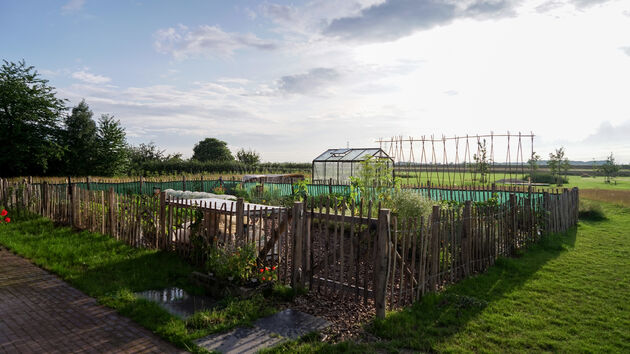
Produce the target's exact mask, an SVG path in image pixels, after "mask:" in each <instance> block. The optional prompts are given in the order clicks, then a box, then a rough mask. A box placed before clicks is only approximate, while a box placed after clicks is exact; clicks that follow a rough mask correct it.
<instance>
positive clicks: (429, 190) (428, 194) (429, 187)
mask: <svg viewBox="0 0 630 354" xmlns="http://www.w3.org/2000/svg"><path fill="white" fill-rule="evenodd" d="M427 197H428V198H429V200H431V180H427Z"/></svg>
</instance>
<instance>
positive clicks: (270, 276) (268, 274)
mask: <svg viewBox="0 0 630 354" xmlns="http://www.w3.org/2000/svg"><path fill="white" fill-rule="evenodd" d="M256 274H257V277H256V278H257V279H258V281H260V282H261V283H264V282H270V281H275V280H278V271H277V267H276V266H273V267H262V268H260V269H258V272H257V273H256Z"/></svg>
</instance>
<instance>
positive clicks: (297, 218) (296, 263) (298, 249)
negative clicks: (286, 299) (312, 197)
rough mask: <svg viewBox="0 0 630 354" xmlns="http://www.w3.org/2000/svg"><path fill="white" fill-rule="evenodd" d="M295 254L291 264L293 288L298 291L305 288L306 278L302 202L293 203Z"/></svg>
mask: <svg viewBox="0 0 630 354" xmlns="http://www.w3.org/2000/svg"><path fill="white" fill-rule="evenodd" d="M292 216H293V223H292V224H293V242H292V243H293V254H292V258H291V264H292V266H293V270H292V272H291V287H292V288H294V289H297V288H299V287H304V277H303V276H302V275H303V274H302V270H303V269H304V267H303V258H302V256H303V254H302V249H303V245H304V206H303V205H302V202H294V203H293V210H292Z"/></svg>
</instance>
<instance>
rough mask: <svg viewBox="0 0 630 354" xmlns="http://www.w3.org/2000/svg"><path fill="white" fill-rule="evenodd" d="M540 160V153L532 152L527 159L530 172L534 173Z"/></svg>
mask: <svg viewBox="0 0 630 354" xmlns="http://www.w3.org/2000/svg"><path fill="white" fill-rule="evenodd" d="M539 162H540V155H538V154H537V153H535V152H533V153H532V157H531V158H530V159H529V160H527V164H528V165H529V168H530V170H531V173H532V174H533V173H536V171H538V163H539Z"/></svg>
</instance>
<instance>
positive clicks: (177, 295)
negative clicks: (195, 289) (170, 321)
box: [136, 288, 217, 319]
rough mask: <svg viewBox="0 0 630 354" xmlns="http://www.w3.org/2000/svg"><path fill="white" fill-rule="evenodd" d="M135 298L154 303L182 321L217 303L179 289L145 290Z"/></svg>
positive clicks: (211, 299)
mask: <svg viewBox="0 0 630 354" xmlns="http://www.w3.org/2000/svg"><path fill="white" fill-rule="evenodd" d="M136 296H138V297H141V298H143V299H146V300H149V301H153V302H156V303H157V304H158V305H160V306H161V307H162V308H164V309H165V310H166V311H168V312H169V313H171V314H173V315H175V316H179V317H181V318H184V319H185V318H187V317H189V316H190V315H192V314H194V313H195V312H197V311H202V310H208V309H211V308H213V307H215V306H216V303H217V301H216V300H214V299H213V298H210V297H207V296H200V295H190V294H188V293H187V292H186V291H184V289H180V288H168V289H162V290H147V291H142V292H139V293H136Z"/></svg>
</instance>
